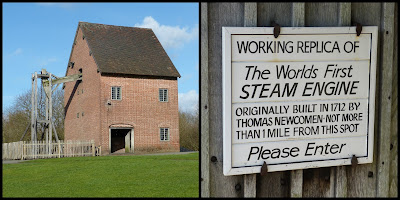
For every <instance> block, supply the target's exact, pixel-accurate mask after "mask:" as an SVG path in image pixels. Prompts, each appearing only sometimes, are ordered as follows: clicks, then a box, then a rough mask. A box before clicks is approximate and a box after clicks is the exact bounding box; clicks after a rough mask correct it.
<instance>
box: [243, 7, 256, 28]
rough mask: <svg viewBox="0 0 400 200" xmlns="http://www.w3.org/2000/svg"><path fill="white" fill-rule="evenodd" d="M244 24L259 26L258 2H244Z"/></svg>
mask: <svg viewBox="0 0 400 200" xmlns="http://www.w3.org/2000/svg"><path fill="white" fill-rule="evenodd" d="M244 26H246V27H256V26H257V3H249V2H246V3H244Z"/></svg>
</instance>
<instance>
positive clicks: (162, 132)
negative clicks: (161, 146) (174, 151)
mask: <svg viewBox="0 0 400 200" xmlns="http://www.w3.org/2000/svg"><path fill="white" fill-rule="evenodd" d="M161 136H163V137H161ZM165 136H167V137H165ZM165 138H167V139H165ZM160 141H169V128H166V127H160Z"/></svg>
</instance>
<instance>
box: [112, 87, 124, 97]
mask: <svg viewBox="0 0 400 200" xmlns="http://www.w3.org/2000/svg"><path fill="white" fill-rule="evenodd" d="M113 88H116V89H117V90H116V92H117V94H116V95H115V98H114V96H113ZM118 89H119V96H118ZM118 97H119V98H118ZM111 100H122V89H121V86H111Z"/></svg>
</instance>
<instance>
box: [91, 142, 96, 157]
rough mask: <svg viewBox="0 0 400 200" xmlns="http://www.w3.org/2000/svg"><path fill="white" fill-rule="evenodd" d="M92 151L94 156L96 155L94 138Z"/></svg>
mask: <svg viewBox="0 0 400 200" xmlns="http://www.w3.org/2000/svg"><path fill="white" fill-rule="evenodd" d="M92 152H93V156H96V149H95V146H94V140H92Z"/></svg>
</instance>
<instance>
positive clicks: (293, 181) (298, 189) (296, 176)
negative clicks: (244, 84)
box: [290, 3, 305, 197]
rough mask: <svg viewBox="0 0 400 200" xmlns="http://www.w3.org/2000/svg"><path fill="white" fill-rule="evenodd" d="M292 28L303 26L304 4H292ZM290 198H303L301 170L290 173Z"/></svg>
mask: <svg viewBox="0 0 400 200" xmlns="http://www.w3.org/2000/svg"><path fill="white" fill-rule="evenodd" d="M292 25H293V27H302V26H304V25H305V3H293V15H292ZM290 197H303V170H302V169H299V170H292V171H291V172H290Z"/></svg>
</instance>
